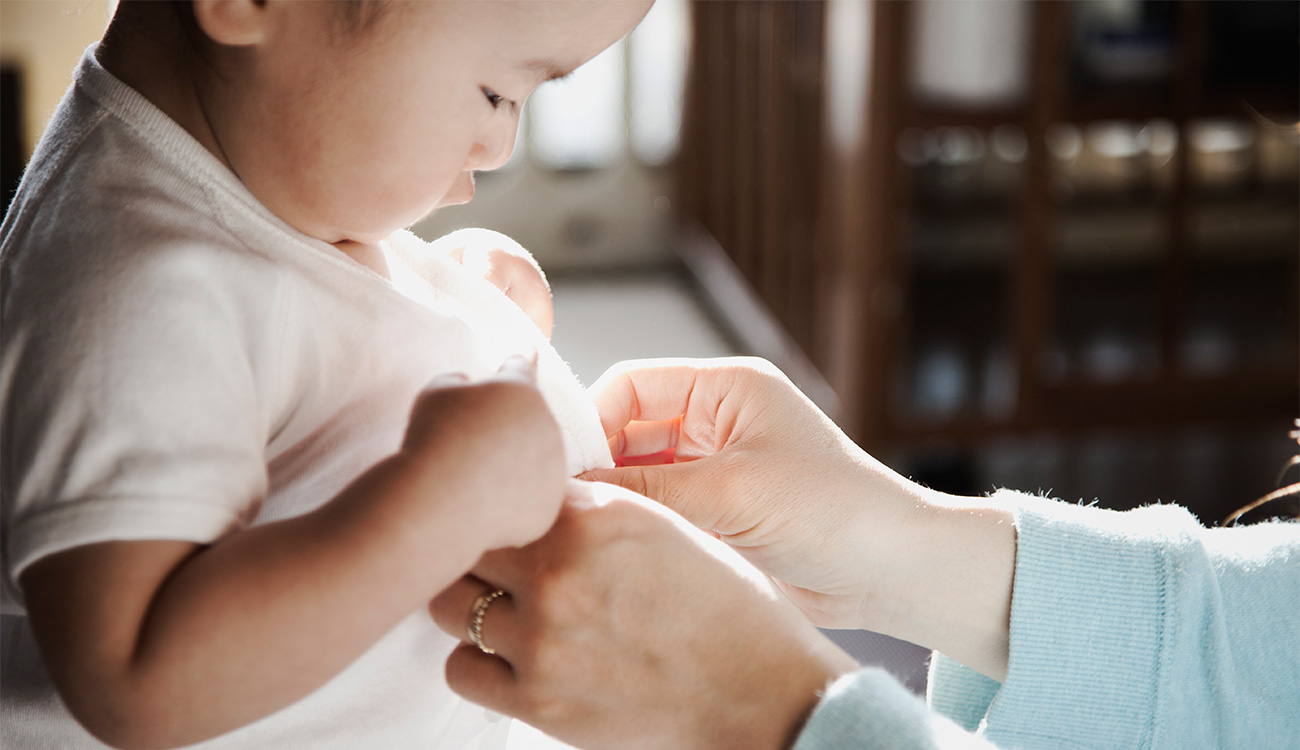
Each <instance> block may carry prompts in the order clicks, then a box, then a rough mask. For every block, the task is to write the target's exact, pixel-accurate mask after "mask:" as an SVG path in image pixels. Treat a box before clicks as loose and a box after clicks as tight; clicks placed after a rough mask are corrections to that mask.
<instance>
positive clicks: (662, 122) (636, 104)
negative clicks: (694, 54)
mask: <svg viewBox="0 0 1300 750" xmlns="http://www.w3.org/2000/svg"><path fill="white" fill-rule="evenodd" d="M689 37H690V10H689V8H688V6H687V2H686V0H658V2H656V3H655V4H654V6H653V7H652V8H651V9H650V13H649V14H647V15H646V17H645V19H644V20H643V21H641V24H640V25H639V26H637V27H636V29H635V30H634V31H633V32H632V35H631V38H630V43H631V49H630V55H631V57H630V60H629V63H630V65H631V84H632V92H631V93H632V101H631V111H632V121H631V131H632V132H631V136H632V151H633V153H635V154H636V157H637V158H638V159H640V160H641V161H642V162H643V163H645V164H663V163H665V162H667V161H668V160H669V159H671V158H672V157H673V156H674V155H676V153H677V147H678V144H679V143H680V141H681V129H682V90H683V89H684V88H685V83H686V64H687V56H688V54H689V49H688V48H689V41H688V40H689Z"/></svg>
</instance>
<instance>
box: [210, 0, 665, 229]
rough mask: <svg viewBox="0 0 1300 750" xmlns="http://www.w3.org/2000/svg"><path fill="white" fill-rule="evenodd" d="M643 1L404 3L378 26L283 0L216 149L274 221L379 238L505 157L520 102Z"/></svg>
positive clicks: (640, 11) (329, 7)
mask: <svg viewBox="0 0 1300 750" xmlns="http://www.w3.org/2000/svg"><path fill="white" fill-rule="evenodd" d="M649 5H650V2H649V0H424V1H410V0H399V1H397V2H390V3H388V4H387V5H386V6H384V7H382V8H381V9H380V15H379V16H378V18H377V20H376V21H375V22H374V24H373V25H372V26H369V27H366V28H361V29H358V30H356V31H350V30H343V29H341V28H340V27H339V25H338V23H339V19H338V9H337V8H336V7H334V4H333V3H316V2H305V3H287V4H284V5H282V6H280V7H281V8H282V10H280V11H278V16H277V17H276V18H275V19H274V22H273V23H272V25H271V26H270V27H269V34H268V39H267V43H266V44H261V45H258V46H257V47H256V48H253V49H250V50H247V51H246V52H244V53H243V54H244V55H245V57H244V59H243V61H242V64H243V67H241V71H242V72H243V74H244V75H243V77H241V80H240V81H239V84H240V86H241V87H243V93H237V94H234V95H235V96H236V97H238V98H239V100H240V102H241V106H240V107H239V109H240V110H242V112H243V115H242V116H241V117H239V118H237V119H236V118H235V117H233V116H232V117H231V119H230V120H228V121H227V122H225V123H224V127H223V128H222V130H223V131H225V132H224V133H223V134H222V139H221V146H222V149H223V151H224V155H225V157H226V159H227V160H229V162H230V164H231V167H232V168H233V169H234V170H235V172H236V173H237V174H238V175H239V176H240V178H241V179H242V180H243V181H244V183H245V184H246V185H247V186H248V187H249V189H250V190H252V191H253V193H254V194H255V195H257V196H258V198H259V199H260V200H262V202H263V203H265V204H266V205H267V207H268V208H270V209H271V210H272V211H274V212H275V213H276V214H277V215H278V216H280V217H281V218H283V219H284V220H285V221H287V222H288V223H289V224H291V225H293V226H294V227H295V228H297V229H299V230H300V231H302V232H304V233H306V234H308V235H311V236H313V237H317V238H319V239H322V240H325V241H327V242H338V241H342V240H353V241H357V242H374V241H377V240H379V239H382V238H383V237H385V236H387V235H388V234H390V233H391V232H393V231H394V230H396V229H400V228H402V227H406V226H409V225H411V224H413V223H414V222H416V221H417V220H419V219H420V218H421V217H423V216H424V215H425V214H427V213H429V212H430V211H432V210H433V209H435V208H437V207H439V206H445V205H451V204H456V203H464V202H466V201H468V200H469V199H470V198H471V197H473V195H474V181H473V173H474V172H475V171H479V170H489V169H495V168H496V167H499V166H501V165H502V164H503V163H505V161H506V159H507V158H508V157H509V156H510V152H511V151H512V150H513V148H514V142H515V133H516V131H517V129H518V124H519V112H520V108H521V107H522V106H523V103H524V100H525V99H527V97H528V95H529V94H531V93H532V91H533V90H534V89H535V88H536V87H537V86H538V85H540V84H541V83H544V82H545V81H546V80H548V79H549V78H552V77H555V76H558V75H563V74H565V73H567V72H569V71H571V70H573V69H574V68H576V67H577V66H579V65H581V64H582V63H584V62H586V61H587V60H589V59H591V58H592V57H594V56H595V55H596V54H598V53H599V52H600V51H601V50H603V49H605V48H606V47H608V46H609V45H610V44H612V43H614V42H615V41H617V40H618V39H619V38H620V37H622V36H623V35H624V34H626V33H627V32H628V31H629V30H630V29H631V28H632V27H633V26H635V25H636V23H637V22H638V21H640V19H641V17H642V16H643V15H644V14H645V12H646V11H647V10H648V9H649Z"/></svg>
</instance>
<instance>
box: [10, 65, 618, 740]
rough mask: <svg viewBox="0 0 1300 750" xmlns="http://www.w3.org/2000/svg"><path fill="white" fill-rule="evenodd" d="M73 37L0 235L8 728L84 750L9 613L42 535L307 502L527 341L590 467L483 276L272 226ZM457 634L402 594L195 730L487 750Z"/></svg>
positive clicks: (518, 330) (106, 531)
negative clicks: (359, 630)
mask: <svg viewBox="0 0 1300 750" xmlns="http://www.w3.org/2000/svg"><path fill="white" fill-rule="evenodd" d="M93 53H94V48H93V47H92V48H91V49H90V50H87V52H86V55H85V56H84V58H83V59H82V62H81V64H80V66H79V67H78V69H77V72H76V77H75V82H74V84H73V87H72V88H71V89H70V90H69V92H68V94H67V96H66V97H65V98H64V100H63V103H62V104H61V105H60V107H59V109H58V111H57V112H56V114H55V116H54V119H53V121H52V123H51V125H50V127H49V129H48V130H47V132H46V135H45V137H44V138H43V139H42V141H41V144H40V145H39V147H38V148H37V152H36V156H35V157H34V158H33V160H32V163H31V165H30V166H29V168H28V172H27V174H26V176H25V177H24V181H23V185H22V187H21V189H20V190H19V193H18V196H17V197H16V199H15V201H14V203H13V206H12V207H11V209H10V211H9V214H8V216H7V217H6V219H5V223H4V227H3V240H2V244H0V295H2V296H0V522H2V526H3V528H2V529H0V531H2V540H0V566H2V573H3V575H2V576H0V588H2V589H3V592H2V593H3V612H4V615H5V616H4V618H3V619H4V623H3V627H4V633H3V662H2V664H3V667H2V668H3V693H2V694H0V723H2V724H3V740H4V745H5V747H15V748H17V747H68V748H80V747H102V746H101V745H100V744H99V743H98V742H96V741H95V740H94V739H93V738H91V737H90V735H89V734H87V733H86V732H85V731H84V730H82V729H81V728H80V726H78V725H77V724H76V723H75V721H74V720H73V719H72V718H71V717H70V716H69V714H68V713H67V711H66V710H65V709H64V708H63V707H62V705H61V703H60V702H59V700H58V698H57V696H56V694H55V693H54V690H53V688H52V687H51V685H50V683H49V681H48V679H47V677H46V675H45V673H44V670H43V668H42V667H41V664H40V660H39V658H38V657H37V655H36V651H35V646H34V643H33V641H32V635H31V631H30V628H29V627H28V625H27V619H26V617H24V616H23V609H22V598H21V593H20V592H19V590H18V588H17V585H16V581H17V578H18V576H19V574H20V573H21V572H22V571H23V569H24V568H25V567H26V566H28V565H29V564H31V563H32V562H34V561H36V560H37V559H40V558H41V557H43V556H46V555H49V554H51V553H54V552H58V551H61V550H65V549H68V548H71V547H75V546H78V545H82V544H88V543H92V542H101V541H108V540H132V539H137V540H138V539H174V540H186V541H193V542H198V543H210V542H213V541H216V540H217V539H219V538H221V537H222V536H224V535H226V534H229V533H232V532H235V531H238V530H240V529H242V528H246V527H248V526H250V525H256V524H260V523H266V522H268V521H273V520H276V519H280V518H285V517H289V516H295V515H298V514H301V513H304V512H307V511H310V510H312V509H314V508H316V507H318V506H319V505H320V504H322V503H323V502H325V501H327V500H329V499H330V498H331V497H333V496H334V495H335V494H336V493H337V492H338V491H339V490H340V489H342V488H343V487H344V486H345V485H346V484H348V483H349V482H350V481H351V480H352V479H353V478H354V477H356V476H357V475H358V474H360V473H361V472H362V471H364V470H365V469H367V468H369V467H370V466H371V465H373V464H374V463H375V462H377V461H378V460H380V459H381V458H383V457H385V456H387V455H389V454H391V453H392V452H393V451H395V450H396V449H397V447H398V446H399V444H400V442H401V438H402V435H403V432H404V430H405V426H406V422H407V419H408V416H409V413H410V408H411V405H412V403H413V401H414V398H415V395H416V394H417V393H418V392H419V390H420V389H421V388H422V387H423V386H424V385H425V384H426V383H427V382H428V381H429V380H430V379H431V378H432V377H434V376H436V375H438V374H441V373H447V372H465V373H468V374H469V375H470V376H472V377H481V376H486V375H489V374H491V373H492V372H494V371H495V370H496V368H497V366H498V365H499V364H500V363H501V361H502V360H503V359H504V358H505V357H506V356H507V355H508V354H510V353H514V352H527V351H528V350H530V349H535V350H537V352H538V354H539V384H540V386H541V389H542V391H543V393H544V394H545V396H546V398H547V402H548V403H549V404H550V406H551V408H552V410H553V411H554V412H555V414H556V416H557V418H558V419H559V421H560V423H561V426H562V428H563V431H564V436H565V447H566V450H567V454H568V462H569V470H570V471H571V472H572V473H577V472H579V471H582V470H585V469H587V468H591V467H595V466H608V465H610V458H609V451H608V448H607V447H606V443H605V439H604V435H603V433H602V431H601V428H600V424H599V420H598V418H597V416H596V413H595V410H594V408H593V407H592V405H591V403H590V401H589V400H588V399H587V397H586V394H585V392H584V391H583V389H582V387H581V385H580V384H579V383H578V382H577V381H576V379H575V378H574V377H573V375H572V374H571V373H570V372H569V369H568V367H567V366H566V365H565V364H564V362H563V360H561V359H560V357H559V355H557V354H556V353H555V351H554V349H552V348H551V346H550V344H549V343H548V342H547V341H546V339H545V337H544V336H543V335H542V334H541V332H540V331H538V329H537V328H536V327H535V326H534V325H533V324H532V323H531V321H530V320H529V319H528V318H527V316H525V315H524V313H523V312H522V311H521V310H520V309H519V308H518V307H516V306H515V305H514V304H513V303H512V302H511V301H510V300H508V299H507V298H506V297H505V295H504V294H502V293H501V292H500V291H499V290H497V289H496V288H495V287H493V286H492V285H491V284H489V283H488V282H486V281H484V280H483V279H481V278H477V277H474V276H472V275H471V274H469V273H468V272H466V271H465V269H463V268H462V267H461V266H460V265H458V264H456V263H454V262H452V261H451V260H449V259H447V258H445V257H444V256H443V255H442V254H440V253H438V252H436V251H434V250H432V249H431V248H429V247H428V246H426V245H425V244H424V243H423V242H421V241H420V240H419V239H417V238H415V237H414V236H413V235H410V234H409V233H405V232H403V233H399V234H398V235H395V236H394V237H392V238H390V240H389V241H388V244H387V247H386V253H387V256H388V258H387V259H388V262H389V266H390V268H391V269H392V277H393V278H392V281H389V280H386V279H384V278H382V277H381V276H379V275H377V274H375V273H373V272H372V271H370V270H368V269H366V268H364V267H362V266H361V265H359V264H357V263H356V262H354V261H352V260H351V259H349V258H348V257H347V256H346V255H344V254H343V253H341V252H339V251H338V250H336V249H335V248H334V247H332V246H330V245H328V244H326V243H323V242H320V241H317V240H314V239H312V238H309V237H307V236H305V235H303V234H301V233H299V232H297V231H295V230H294V229H292V228H291V227H289V226H288V225H286V224H285V223H284V222H282V221H280V220H279V219H278V218H276V217H275V216H274V215H273V214H271V213H270V212H269V211H268V210H267V209H266V208H265V207H263V206H262V205H261V204H260V203H258V201H257V200H256V199H255V198H254V197H253V196H252V195H251V194H250V193H249V192H248V190H247V189H245V187H244V186H243V184H242V183H240V181H239V180H238V178H236V177H235V175H234V174H232V173H231V172H230V171H229V170H228V169H226V168H225V167H224V166H223V165H222V164H221V163H220V162H219V161H218V160H217V159H216V158H215V157H214V156H213V155H212V154H210V153H209V152H208V151H206V150H205V149H204V148H203V147H202V146H201V145H200V144H199V143H198V142H197V141H195V140H194V139H193V138H192V137H191V136H190V135H189V134H188V133H186V132H185V131H184V130H183V129H182V128H181V127H180V126H178V125H177V124H176V123H174V122H172V121H171V120H170V119H168V118H167V116H166V115H164V114H163V113H162V112H161V111H160V110H158V109H157V108H156V107H154V106H153V105H152V104H150V103H149V102H148V101H147V100H146V99H144V98H143V97H142V96H140V95H139V94H138V93H137V92H135V91H134V90H132V89H130V88H129V87H128V86H126V85H125V84H123V83H122V82H121V81H119V80H117V79H116V78H114V77H113V76H112V75H110V74H109V73H108V72H107V71H105V70H104V69H103V68H102V67H100V66H99V64H98V63H97V62H96V61H95V59H94V54H93ZM379 583H380V582H376V584H379ZM430 593H431V594H432V593H433V592H430ZM325 614H326V616H327V613H325ZM454 645H455V641H454V639H452V638H450V637H448V636H446V635H444V634H443V633H441V632H440V631H439V630H437V628H436V627H435V626H434V625H433V623H432V622H431V620H430V619H429V617H428V615H427V614H426V613H425V612H424V611H423V610H421V611H419V612H413V613H412V614H411V615H410V616H408V617H407V618H406V619H405V620H404V621H402V622H401V623H400V624H399V625H397V626H396V627H395V628H394V629H393V630H392V631H391V632H390V633H389V634H388V635H386V636H385V637H384V638H382V639H381V640H380V641H379V642H378V643H376V644H375V645H374V646H373V647H372V648H371V649H370V650H369V651H367V652H366V653H365V654H364V655H363V656H361V657H360V658H359V659H357V661H356V662H354V663H353V664H352V665H351V666H349V667H348V668H347V669H345V670H344V671H343V672H342V673H340V674H339V675H337V676H336V677H335V678H334V679H333V680H331V681H330V682H329V683H327V684H326V685H324V686H323V687H321V688H320V689H318V690H316V691H315V692H314V693H312V694H311V695H309V696H307V697H305V698H303V699H302V700H300V701H299V702H297V703H296V704H294V705H292V706H290V707H288V708H285V709H284V710H282V711H279V712H277V713H275V714H273V715H271V716H269V717H266V718H264V719H262V720H260V721H258V722H255V723H254V724H252V725H249V726H247V727H244V728H242V729H240V730H238V731H236V732H233V733H231V734H228V735H225V736H223V737H220V738H217V739H215V740H212V741H210V742H207V743H204V744H203V745H202V747H204V748H209V747H211V748H236V747H237V748H295V747H301V748H312V749H313V750H319V749H320V748H348V749H349V750H353V749H355V748H372V747H382V748H385V750H390V749H391V750H397V749H398V748H416V747H419V748H431V747H438V748H442V747H447V748H459V747H474V748H479V747H500V746H502V745H503V743H504V729H505V727H506V725H507V723H506V722H504V721H501V722H499V723H498V722H494V717H493V716H492V715H490V714H489V713H488V712H486V711H485V710H484V709H482V708H479V707H477V706H474V705H472V704H469V703H466V702H464V701H462V700H461V699H460V698H458V697H456V696H455V695H454V694H452V693H451V692H450V691H449V690H448V688H447V686H446V684H445V682H444V679H443V664H444V661H445V659H446V656H447V654H448V653H449V651H450V649H451V648H452V647H453V646H454Z"/></svg>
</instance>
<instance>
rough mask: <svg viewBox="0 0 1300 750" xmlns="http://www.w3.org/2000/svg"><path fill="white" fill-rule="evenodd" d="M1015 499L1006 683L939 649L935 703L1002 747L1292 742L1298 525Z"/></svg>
mask: <svg viewBox="0 0 1300 750" xmlns="http://www.w3.org/2000/svg"><path fill="white" fill-rule="evenodd" d="M1014 497H1015V500H1014V501H1015V502H1016V503H1017V504H1018V505H1019V508H1020V509H1019V512H1018V513H1017V523H1016V528H1017V534H1018V541H1017V551H1016V569H1015V582H1014V587H1013V593H1012V603H1011V634H1010V635H1011V637H1010V653H1009V659H1008V666H1007V678H1006V680H1005V681H1004V682H1003V683H1002V684H1001V685H998V684H997V683H994V682H991V681H989V680H987V678H983V677H981V676H979V675H978V674H976V673H975V672H973V671H972V670H970V669H967V668H965V667H962V666H960V665H958V664H956V663H955V662H953V661H952V660H950V659H947V658H946V657H943V656H939V655H936V657H935V660H934V663H933V664H932V667H931V684H930V696H929V697H930V703H931V705H932V706H933V707H934V708H935V709H936V710H938V711H941V712H943V713H945V714H947V715H948V716H950V717H952V718H953V719H954V720H955V721H956V722H957V723H958V724H959V725H960V726H963V727H965V728H967V729H976V728H978V729H979V731H980V732H981V733H982V734H983V735H984V736H986V737H987V738H989V739H990V740H991V741H993V742H994V743H995V744H997V745H998V746H1000V747H1052V748H1060V747H1097V748H1111V747H1150V748H1180V747H1256V748H1268V747H1294V744H1292V743H1294V742H1295V741H1296V739H1297V738H1300V710H1298V706H1297V699H1296V696H1297V695H1300V638H1297V634H1298V633H1300V525H1298V524H1291V523H1273V524H1261V525H1257V526H1251V527H1245V528H1239V529H1214V530H1207V529H1205V528H1203V527H1202V526H1200V524H1198V523H1197V522H1196V520H1195V519H1194V518H1193V517H1192V516H1191V514H1189V513H1188V512H1187V511H1186V510H1184V509H1182V508H1179V507H1177V506H1152V507H1147V508H1141V509H1138V510H1132V511H1127V512H1123V513H1118V512H1113V511H1106V510H1101V509H1098V508H1089V507H1080V506H1075V505H1069V504H1066V503H1060V502H1055V501H1051V500H1046V499H1043V498H1033V497H1028V496H1024V495H1018V496H1014Z"/></svg>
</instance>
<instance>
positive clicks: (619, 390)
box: [589, 359, 711, 437]
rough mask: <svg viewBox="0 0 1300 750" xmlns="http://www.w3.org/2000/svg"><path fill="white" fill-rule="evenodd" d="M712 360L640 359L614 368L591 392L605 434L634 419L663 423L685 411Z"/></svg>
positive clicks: (615, 430) (616, 430)
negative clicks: (701, 373)
mask: <svg viewBox="0 0 1300 750" xmlns="http://www.w3.org/2000/svg"><path fill="white" fill-rule="evenodd" d="M709 362H711V360H702V359H639V360H630V361H627V362H620V363H618V364H616V365H614V366H613V367H611V368H610V369H609V370H607V371H606V372H605V374H604V375H601V376H600V379H599V380H597V381H596V382H595V383H594V384H593V385H592V386H591V389H590V391H589V393H590V395H591V400H592V401H593V402H594V403H595V404H596V411H597V412H598V413H599V414H600V423H601V425H602V426H603V427H604V428H605V436H606V437H614V436H615V435H617V434H618V433H619V432H621V431H622V430H623V428H624V427H626V426H627V424H628V423H629V422H632V421H638V422H659V421H664V420H670V419H675V418H677V417H680V416H682V415H683V414H685V413H686V409H687V406H688V405H689V403H690V401H691V398H692V397H693V395H694V391H695V388H696V379H697V377H698V376H699V374H700V372H701V371H702V370H703V369H705V368H706V367H707V363H709ZM700 395H701V396H702V395H703V394H702V393H701V394H700Z"/></svg>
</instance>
